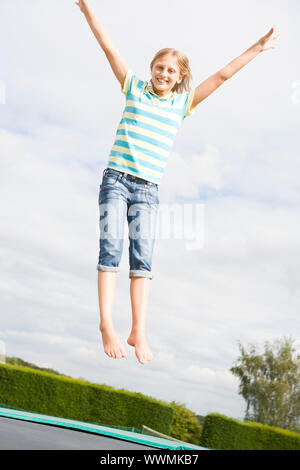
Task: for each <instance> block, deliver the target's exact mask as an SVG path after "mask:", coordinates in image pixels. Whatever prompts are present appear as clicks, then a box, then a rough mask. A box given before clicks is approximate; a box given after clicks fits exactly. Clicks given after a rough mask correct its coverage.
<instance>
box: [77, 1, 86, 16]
mask: <svg viewBox="0 0 300 470" xmlns="http://www.w3.org/2000/svg"><path fill="white" fill-rule="evenodd" d="M75 3H76V5H78V6H79V8H80V10H81V11H82V13H85V12H86V10H87V0H79V1H78V2H75Z"/></svg>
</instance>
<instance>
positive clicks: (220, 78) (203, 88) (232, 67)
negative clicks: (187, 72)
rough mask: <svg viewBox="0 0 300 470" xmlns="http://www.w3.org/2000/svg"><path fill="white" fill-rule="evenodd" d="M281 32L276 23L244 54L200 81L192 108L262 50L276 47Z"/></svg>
mask: <svg viewBox="0 0 300 470" xmlns="http://www.w3.org/2000/svg"><path fill="white" fill-rule="evenodd" d="M279 34H280V33H277V34H275V25H274V26H273V27H272V28H271V29H270V31H269V32H268V33H267V34H266V35H265V36H263V37H262V38H261V39H259V40H258V41H257V42H256V43H255V44H253V46H251V47H249V49H247V50H246V51H245V52H244V53H243V54H242V55H240V56H239V57H237V58H236V59H234V60H232V61H231V62H230V63H229V64H227V65H226V66H225V67H223V68H222V69H221V70H219V71H218V72H217V73H215V74H214V75H211V76H210V77H208V78H207V79H206V80H204V82H202V83H200V85H199V86H197V88H195V93H194V98H193V102H192V105H191V109H193V108H194V107H195V106H197V105H198V104H199V103H201V101H203V100H204V99H205V98H207V97H208V96H209V95H211V94H212V93H213V92H214V91H215V90H216V89H217V88H219V86H220V85H222V84H223V83H224V82H225V81H226V80H228V78H230V77H232V75H234V74H235V73H236V72H238V71H239V70H240V69H241V68H242V67H244V66H245V65H246V64H248V62H250V61H251V60H252V59H254V58H255V57H256V56H257V55H258V54H259V53H260V52H263V51H266V50H268V49H270V48H272V49H274V45H273V43H274V41H275V39H276V38H277V37H278V36H279Z"/></svg>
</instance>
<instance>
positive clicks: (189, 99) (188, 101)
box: [182, 89, 196, 119]
mask: <svg viewBox="0 0 300 470" xmlns="http://www.w3.org/2000/svg"><path fill="white" fill-rule="evenodd" d="M194 94H195V89H193V90H190V91H187V92H186V93H185V95H186V97H185V102H184V107H183V118H182V119H185V118H186V117H187V116H191V115H192V114H194V112H195V109H196V107H195V108H193V109H191V106H192V103H193V99H194Z"/></svg>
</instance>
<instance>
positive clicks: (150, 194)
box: [146, 184, 159, 208]
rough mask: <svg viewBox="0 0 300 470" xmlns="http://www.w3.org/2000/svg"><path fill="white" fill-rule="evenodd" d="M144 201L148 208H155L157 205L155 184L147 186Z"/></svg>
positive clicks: (157, 198)
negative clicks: (145, 200)
mask: <svg viewBox="0 0 300 470" xmlns="http://www.w3.org/2000/svg"><path fill="white" fill-rule="evenodd" d="M146 199H147V203H148V205H149V206H150V207H153V208H157V207H158V205H159V197H158V188H157V186H156V185H155V184H151V185H148V187H147V189H146Z"/></svg>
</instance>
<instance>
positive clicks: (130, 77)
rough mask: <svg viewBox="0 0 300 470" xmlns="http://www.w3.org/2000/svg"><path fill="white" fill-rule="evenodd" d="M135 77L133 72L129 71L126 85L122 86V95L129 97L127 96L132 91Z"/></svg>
mask: <svg viewBox="0 0 300 470" xmlns="http://www.w3.org/2000/svg"><path fill="white" fill-rule="evenodd" d="M133 76H134V75H133V72H132V70H131V69H128V70H127V74H126V77H125V82H124V85H123V87H122V86H121V91H122V93H124V95H125V96H127V94H128V93H130V91H131V87H132V81H133Z"/></svg>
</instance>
